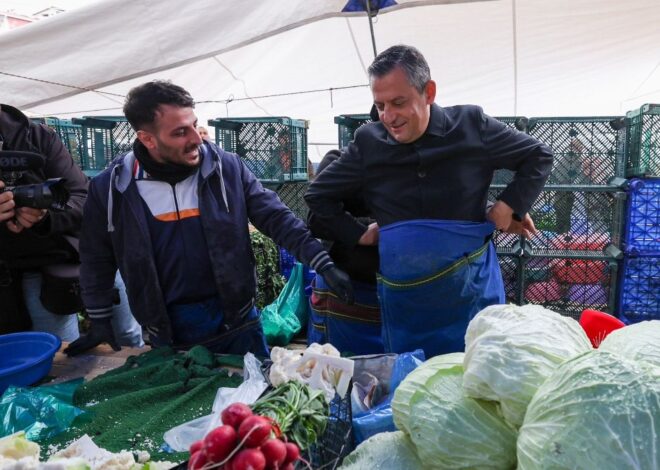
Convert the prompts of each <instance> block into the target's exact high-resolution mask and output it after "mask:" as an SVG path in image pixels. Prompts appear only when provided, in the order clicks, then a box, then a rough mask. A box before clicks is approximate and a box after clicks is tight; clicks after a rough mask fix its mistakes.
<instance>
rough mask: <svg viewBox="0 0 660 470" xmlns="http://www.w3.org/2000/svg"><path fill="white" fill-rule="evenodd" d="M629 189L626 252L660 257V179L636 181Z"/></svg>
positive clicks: (632, 182) (632, 181) (633, 181)
mask: <svg viewBox="0 0 660 470" xmlns="http://www.w3.org/2000/svg"><path fill="white" fill-rule="evenodd" d="M629 187H630V195H629V197H628V201H627V208H626V209H627V210H626V220H625V235H624V236H625V241H624V248H625V251H626V252H627V253H630V254H635V253H639V254H655V255H657V256H660V179H647V180H641V179H634V180H631V181H630V185H629Z"/></svg>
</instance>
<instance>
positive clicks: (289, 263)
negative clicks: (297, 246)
mask: <svg viewBox="0 0 660 470" xmlns="http://www.w3.org/2000/svg"><path fill="white" fill-rule="evenodd" d="M296 262H297V260H296V258H295V256H293V255H292V254H291V253H289V252H288V251H286V250H285V249H284V248H280V273H281V274H282V276H284V277H285V278H286V280H287V281H288V280H289V277H290V276H291V270H293V267H294V266H295V265H296Z"/></svg>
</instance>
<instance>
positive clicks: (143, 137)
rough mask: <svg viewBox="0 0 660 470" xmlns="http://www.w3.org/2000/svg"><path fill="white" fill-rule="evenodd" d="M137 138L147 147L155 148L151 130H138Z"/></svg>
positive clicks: (154, 139)
mask: <svg viewBox="0 0 660 470" xmlns="http://www.w3.org/2000/svg"><path fill="white" fill-rule="evenodd" d="M137 138H138V140H139V141H140V142H142V145H144V146H145V147H147V149H149V150H153V149H155V148H156V138H155V136H154V135H153V134H152V133H151V132H148V131H143V130H139V131H137Z"/></svg>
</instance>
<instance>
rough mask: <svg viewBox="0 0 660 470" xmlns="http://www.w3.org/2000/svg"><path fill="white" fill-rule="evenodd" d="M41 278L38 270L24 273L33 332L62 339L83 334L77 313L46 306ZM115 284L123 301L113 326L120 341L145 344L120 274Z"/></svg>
mask: <svg viewBox="0 0 660 470" xmlns="http://www.w3.org/2000/svg"><path fill="white" fill-rule="evenodd" d="M41 282H42V277H41V273H40V272H39V271H26V272H24V273H23V296H24V297H25V305H26V307H27V310H28V313H29V314H30V318H31V319H32V329H33V330H34V331H45V332H47V333H52V334H54V335H57V336H59V337H60V338H61V339H62V341H68V342H70V341H74V340H76V339H78V337H79V336H80V334H79V332H78V312H72V313H71V315H57V314H55V313H52V312H50V311H49V310H48V309H46V307H44V306H43V304H42V303H41V300H40V299H39V296H40V295H41ZM115 287H117V288H118V289H119V297H120V299H121V304H119V305H115V306H114V308H113V314H114V315H113V318H112V327H113V330H114V332H115V337H116V338H117V341H118V342H119V344H121V345H122V346H129V347H138V348H139V347H142V346H144V342H143V341H142V327H140V325H139V324H138V322H137V321H135V318H133V315H132V314H131V309H130V308H129V306H128V298H127V297H126V286H124V281H123V280H122V278H121V277H120V276H119V272H117V276H116V277H115Z"/></svg>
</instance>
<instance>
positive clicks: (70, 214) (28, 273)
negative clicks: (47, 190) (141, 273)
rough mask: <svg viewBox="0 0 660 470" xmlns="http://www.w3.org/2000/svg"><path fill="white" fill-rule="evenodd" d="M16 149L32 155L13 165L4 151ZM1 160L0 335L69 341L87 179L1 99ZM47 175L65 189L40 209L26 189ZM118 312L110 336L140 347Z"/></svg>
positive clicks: (73, 332) (135, 328) (43, 130)
mask: <svg viewBox="0 0 660 470" xmlns="http://www.w3.org/2000/svg"><path fill="white" fill-rule="evenodd" d="M17 152H31V153H32V155H28V154H25V155H27V156H26V158H25V161H29V162H30V165H29V166H25V167H20V166H19V167H17V168H13V167H12V162H13V160H12V159H11V158H9V157H6V156H7V155H12V154H13V155H17ZM3 155H4V157H3ZM0 158H4V159H3V160H2V161H0V163H2V164H0V334H4V333H9V332H14V331H25V330H30V329H32V330H35V331H46V332H50V333H53V334H56V335H58V336H59V337H60V338H61V339H62V340H63V341H73V340H75V339H77V338H78V336H79V334H78V317H77V312H79V311H80V310H81V301H80V293H79V288H78V285H79V284H78V272H79V263H80V260H79V256H78V236H79V232H80V226H81V222H82V208H83V204H84V202H85V200H86V198H87V186H88V180H87V177H86V176H85V175H84V174H83V172H82V171H81V169H80V168H79V167H78V166H77V165H76V164H75V163H74V161H73V158H72V157H71V155H70V154H69V152H68V151H67V150H66V148H65V147H64V145H63V144H62V142H61V141H60V139H59V137H58V136H57V134H56V133H55V132H54V131H53V130H52V129H50V128H48V127H47V126H45V125H40V124H36V123H33V122H30V120H29V119H28V118H27V117H26V116H25V115H24V114H23V113H22V112H20V111H19V110H18V109H16V108H13V107H11V106H8V105H5V104H0ZM30 159H31V160H30ZM14 160H17V159H14ZM50 178H62V179H63V181H62V182H61V183H59V184H58V186H61V189H59V188H58V191H60V192H61V193H64V194H66V197H64V198H60V199H64V202H65V203H66V207H59V206H64V204H63V203H62V204H52V205H51V206H49V207H48V208H47V209H45V208H42V207H44V206H48V203H47V202H46V203H45V204H44V200H45V198H43V196H42V195H41V194H40V193H39V192H38V191H34V192H32V191H31V190H30V188H26V185H36V186H35V187H36V188H38V189H40V188H43V187H47V185H48V183H46V185H43V183H44V182H46V181H47V180H49V179H50ZM7 188H10V189H7ZM12 189H13V190H12ZM53 192H54V191H53ZM19 194H21V195H22V196H21V197H19ZM53 199H58V198H57V197H53ZM60 202H61V201H60ZM30 206H32V207H30ZM37 207H39V208H37ZM57 209H64V210H57ZM124 305H126V303H125V302H124ZM125 309H126V314H124V315H122V314H120V315H118V317H120V318H121V320H120V321H119V322H118V324H116V325H114V326H115V330H116V331H117V333H118V334H117V336H118V337H120V338H122V340H121V342H122V343H124V344H127V345H132V346H140V345H141V344H142V338H141V331H140V328H139V325H137V323H136V322H135V320H134V319H133V318H132V316H131V315H130V310H128V307H127V306H126V308H125ZM127 316H128V319H127V318H126V317H127Z"/></svg>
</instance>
